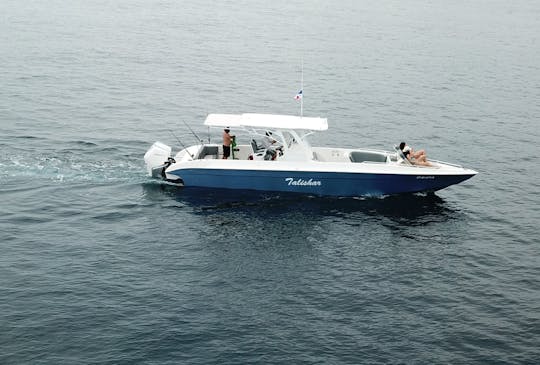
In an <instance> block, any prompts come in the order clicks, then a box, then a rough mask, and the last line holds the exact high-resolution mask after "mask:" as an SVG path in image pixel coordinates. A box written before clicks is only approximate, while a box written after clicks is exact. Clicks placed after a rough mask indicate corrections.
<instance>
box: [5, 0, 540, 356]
mask: <svg viewBox="0 0 540 365" xmlns="http://www.w3.org/2000/svg"><path fill="white" fill-rule="evenodd" d="M539 34H540V3H538V2H534V1H514V2H506V1H498V0H497V1H473V2H466V1H454V2H443V1H410V0H406V1H392V0H382V1H378V2H360V1H341V2H339V3H335V2H324V1H311V2H308V1H294V2H291V1H273V2H249V1H233V2H223V3H216V2H206V1H182V2H173V1H141V0H136V1H71V2H64V1H49V2H40V1H26V2H20V1H12V0H3V1H2V2H1V3H0V65H1V71H0V148H1V149H0V152H1V154H0V248H1V250H2V254H1V255H0V363H2V364H84V363H100V364H102V363H110V364H122V363H126V364H133V363H143V364H169V363H170V364H178V363H186V364H190V363H192V364H195V363H204V364H207V363H219V364H245V363H331V364H360V363H411V364H426V363H452V364H461V363H462V364H474V363H478V364H485V363H489V364H533V363H538V362H540V304H539V303H540V284H539V281H538V277H539V274H540V270H539V268H540V248H539V239H538V225H539V223H540V209H539V203H540V198H539V193H540V184H539V183H538V178H537V177H538V176H539V175H540V167H539V166H540V164H538V162H536V160H537V157H538V153H539V149H538V140H539V139H540V132H539V128H538V124H539V120H540V102H539V100H540V66H539V65H540V44H539ZM302 60H303V64H304V114H305V115H307V116H323V117H327V118H328V120H329V124H330V129H329V131H328V132H326V133H320V134H317V135H315V136H313V143H314V144H316V145H324V146H332V145H335V146H344V147H362V146H367V147H373V148H380V149H391V148H392V146H393V145H394V144H396V143H398V142H400V141H401V140H405V141H407V142H409V143H410V144H412V145H413V147H418V148H425V149H426V150H427V151H428V155H429V156H431V157H433V158H436V159H440V160H444V161H450V162H455V163H459V164H462V165H464V166H467V167H470V168H473V169H476V170H478V171H479V174H478V175H477V176H475V177H474V178H473V179H471V180H468V181H466V182H465V183H463V184H460V185H457V186H454V187H451V188H448V189H446V190H443V191H441V192H438V193H437V194H436V196H423V195H410V196H409V195H407V196H398V197H386V198H383V199H360V198H359V199H322V198H315V197H290V196H279V195H272V194H263V195H258V194H247V193H245V192H240V193H235V192H223V191H217V192H210V191H191V192H190V191H188V190H182V189H177V188H174V187H170V186H166V185H162V184H160V183H159V182H156V181H153V180H151V179H150V178H148V177H147V176H146V175H145V171H144V165H143V161H142V156H143V154H144V152H145V151H146V149H147V148H148V147H149V146H150V145H151V144H152V143H153V142H154V141H155V140H160V141H162V142H165V143H167V144H170V145H173V146H175V149H177V148H178V142H177V141H176V139H175V138H174V137H173V136H172V135H171V133H170V131H169V130H173V131H174V133H175V134H176V135H177V136H178V137H179V138H180V139H181V140H182V141H183V143H186V144H191V143H193V142H194V138H193V136H191V135H190V133H189V132H188V131H186V127H185V125H184V123H187V124H188V125H189V126H190V127H191V128H192V129H193V130H195V132H196V133H198V134H200V135H204V136H206V134H207V130H206V129H205V128H203V127H202V121H203V120H204V117H205V116H206V114H207V113H211V112H214V113H215V112H217V113H242V112H260V113H276V114H278V113H279V114H281V113H282V114H298V113H299V104H298V103H297V102H296V101H295V100H293V97H294V95H295V94H296V92H297V91H298V90H299V87H300V78H301V77H300V75H301V72H300V70H301V64H302ZM212 133H214V132H212ZM218 137H219V135H218V134H213V135H212V138H214V139H215V140H216V141H217V140H218V139H217V138H218Z"/></svg>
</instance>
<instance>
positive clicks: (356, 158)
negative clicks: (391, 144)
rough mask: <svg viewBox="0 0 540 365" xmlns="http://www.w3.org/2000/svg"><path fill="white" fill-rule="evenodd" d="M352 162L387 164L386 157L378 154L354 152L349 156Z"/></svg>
mask: <svg viewBox="0 0 540 365" xmlns="http://www.w3.org/2000/svg"><path fill="white" fill-rule="evenodd" d="M349 158H350V159H351V162H356V163H358V162H386V155H384V154H381V153H376V152H360V151H353V152H351V153H350V154H349Z"/></svg>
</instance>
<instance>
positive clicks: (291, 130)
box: [144, 114, 477, 197]
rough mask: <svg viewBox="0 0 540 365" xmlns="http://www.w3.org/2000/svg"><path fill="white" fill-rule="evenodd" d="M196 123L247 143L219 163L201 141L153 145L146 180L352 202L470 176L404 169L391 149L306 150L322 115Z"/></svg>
mask: <svg viewBox="0 0 540 365" xmlns="http://www.w3.org/2000/svg"><path fill="white" fill-rule="evenodd" d="M204 124H205V125H206V126H209V127H220V128H222V129H223V128H234V129H235V130H243V131H245V132H246V133H247V134H248V135H249V136H250V138H251V137H253V138H252V139H251V141H250V143H247V144H238V145H234V144H233V148H232V156H231V157H230V158H229V159H222V156H223V147H222V146H221V145H220V144H215V143H202V142H201V143H200V144H196V145H193V146H190V147H187V148H183V149H181V150H180V151H179V152H178V153H176V154H175V155H174V156H172V149H171V147H169V146H167V145H165V144H163V143H161V142H156V143H154V144H153V145H152V147H151V148H150V149H149V150H148V151H147V152H146V154H145V156H144V160H145V162H146V167H147V170H148V173H149V175H151V176H153V177H156V178H161V179H164V180H166V181H168V182H170V183H173V184H178V185H180V186H184V187H186V188H189V187H197V188H210V189H220V188H223V189H240V190H258V191H268V192H290V193H300V194H308V195H316V196H339V197H356V196H383V195H391V194H400V193H416V192H434V191H437V190H440V189H444V188H446V187H448V186H451V185H454V184H458V183H460V182H462V181H464V180H467V179H469V178H471V177H472V176H474V175H476V174H477V172H476V171H474V170H471V169H467V168H464V167H461V166H459V165H455V164H452V163H448V162H442V161H436V160H431V159H430V160H429V163H430V166H420V165H415V164H411V163H410V162H409V161H408V160H407V159H406V158H405V157H404V156H403V154H402V152H401V150H399V148H397V147H396V148H395V150H394V151H379V150H372V149H361V148H352V149H351V148H340V147H313V146H311V144H310V143H309V141H308V137H309V135H311V134H312V133H315V132H321V131H325V130H327V129H328V122H327V120H326V119H325V118H312V117H299V116H287V115H273V114H209V115H208V117H207V118H206V120H205V122H204ZM266 133H269V134H271V136H272V139H274V140H275V141H277V143H276V144H275V145H271V146H269V147H268V148H262V147H261V146H260V143H258V141H257V139H258V138H261V137H262V136H264V135H265V134H266ZM276 145H278V146H279V147H276Z"/></svg>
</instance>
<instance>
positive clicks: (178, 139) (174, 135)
mask: <svg viewBox="0 0 540 365" xmlns="http://www.w3.org/2000/svg"><path fill="white" fill-rule="evenodd" d="M169 132H170V133H171V134H172V135H173V137H174V138H176V140H177V141H178V143H180V145H181V146H182V148H184V150H186V152H187V153H188V154H189V155H190V156H191V158H193V155H192V154H191V153H189V150H188V149H187V147H186V146H185V145H184V144H183V143H182V141H181V140H180V138H178V137H177V136H176V134H174V133H173V131H172V130H170V129H169Z"/></svg>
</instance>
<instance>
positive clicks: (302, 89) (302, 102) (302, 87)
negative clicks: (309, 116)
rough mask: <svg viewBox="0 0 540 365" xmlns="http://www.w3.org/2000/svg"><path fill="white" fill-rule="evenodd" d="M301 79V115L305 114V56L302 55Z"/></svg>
mask: <svg viewBox="0 0 540 365" xmlns="http://www.w3.org/2000/svg"><path fill="white" fill-rule="evenodd" d="M301 75H302V76H301V79H300V92H301V93H302V96H301V97H300V117H303V116H304V56H303V55H302V73H301Z"/></svg>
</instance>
